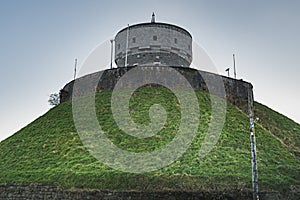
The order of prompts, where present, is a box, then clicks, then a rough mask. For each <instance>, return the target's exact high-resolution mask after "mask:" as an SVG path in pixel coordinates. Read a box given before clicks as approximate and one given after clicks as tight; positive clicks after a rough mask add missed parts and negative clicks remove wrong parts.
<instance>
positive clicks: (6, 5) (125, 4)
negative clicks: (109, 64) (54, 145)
mask: <svg viewBox="0 0 300 200" xmlns="http://www.w3.org/2000/svg"><path fill="white" fill-rule="evenodd" d="M299 10H300V1H297V0H289V1H284V0H281V1H279V0H251V1H250V0H223V1H222V0H218V1H217V0H215V1H213V0H207V1H201V0H180V1H179V0H148V1H146V0H127V1H124V0H115V1H109V0H107V1H93V0H88V1H87V0H51V1H48V0H26V1H22V0H1V1H0V45H1V48H0V76H1V79H0V81H1V84H0V91H1V98H0V111H1V112H0V121H1V125H0V141H1V140H3V139H5V138H7V137H8V136H10V135H12V134H13V133H15V132H16V131H18V130H19V129H21V128H22V127H24V126H26V125H27V124H28V123H30V122H32V121H33V120H35V119H36V118H38V117H39V116H41V115H43V114H44V113H46V112H47V111H48V110H49V109H50V106H49V104H48V102H47V100H48V98H49V95H50V94H51V93H55V92H59V90H60V89H61V88H62V87H63V86H64V85H65V84H66V83H67V82H69V81H71V80H72V78H73V68H74V59H75V58H77V59H78V66H80V65H81V64H82V63H83V62H84V60H85V58H86V57H87V56H88V55H89V53H90V52H91V51H92V50H93V49H94V48H95V47H96V46H97V45H98V44H100V43H102V42H104V41H107V40H109V39H111V38H113V37H114V36H115V34H116V33H117V32H118V31H119V30H120V29H122V28H124V27H126V25H127V24H135V23H140V22H149V21H150V19H151V14H152V12H153V11H154V12H155V13H156V21H158V22H165V23H171V24H175V25H178V26H182V27H183V28H185V29H187V30H188V31H189V32H190V33H191V34H192V36H193V39H194V41H196V42H197V43H198V44H200V45H201V46H202V47H203V48H204V49H205V50H206V52H207V54H208V55H209V56H210V57H211V59H212V60H213V61H214V63H215V65H216V67H217V69H218V71H219V72H220V73H221V74H223V75H225V74H226V73H225V69H226V68H228V67H231V68H232V54H233V53H235V55H236V66H237V77H238V78H239V79H240V78H242V79H244V80H246V81H249V82H251V83H252V84H253V86H254V95H255V96H254V97H255V100H256V101H258V102H261V103H263V104H265V105H267V106H269V107H271V108H272V109H274V110H276V111H278V112H280V113H282V114H284V115H286V116H288V117H290V118H291V119H293V120H295V121H296V122H298V123H299V122H300V112H299V110H300V106H299V98H300V94H299V89H298V86H300V78H299V74H300V68H299V61H300V56H299V55H300V54H299V52H300V12H299ZM104 67H105V66H104ZM99 69H103V66H99ZM58 117H59V116H58Z"/></svg>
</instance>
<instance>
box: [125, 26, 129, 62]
mask: <svg viewBox="0 0 300 200" xmlns="http://www.w3.org/2000/svg"><path fill="white" fill-rule="evenodd" d="M128 39H129V24H128V27H127V38H126V55H125V67H127V65H128V60H127V59H128Z"/></svg>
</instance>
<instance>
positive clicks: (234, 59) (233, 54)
mask: <svg viewBox="0 0 300 200" xmlns="http://www.w3.org/2000/svg"><path fill="white" fill-rule="evenodd" d="M233 70H234V79H236V69H235V56H234V54H233Z"/></svg>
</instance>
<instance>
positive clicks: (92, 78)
mask: <svg viewBox="0 0 300 200" xmlns="http://www.w3.org/2000/svg"><path fill="white" fill-rule="evenodd" d="M138 67H139V68H140V69H141V70H144V71H145V73H141V74H140V77H139V79H141V80H144V79H146V80H147V76H149V74H151V75H154V76H157V77H159V78H161V79H166V80H164V81H165V82H167V81H172V80H167V78H166V77H164V76H163V72H164V71H166V70H168V67H161V66H147V67H146V66H144V67H142V66H138ZM133 68H134V67H120V68H114V69H107V70H104V71H99V72H96V73H92V74H89V75H86V76H83V77H80V78H78V79H76V82H77V83H80V87H76V89H77V91H76V94H77V95H86V94H89V93H92V92H96V91H97V92H100V91H104V90H106V91H107V90H113V89H114V87H115V85H116V83H117V82H118V81H119V79H120V78H121V77H122V76H123V75H125V74H126V72H128V71H129V70H131V69H133ZM172 68H173V69H175V70H177V71H178V72H179V73H180V74H182V75H183V76H184V77H185V78H186V79H187V80H188V81H189V83H190V84H191V86H192V87H193V88H194V89H195V90H202V91H209V92H210V93H212V94H214V95H217V96H220V97H222V98H226V99H227V100H228V101H229V102H231V103H233V104H235V105H237V106H240V107H241V108H245V106H241V104H243V103H245V102H247V100H248V92H249V91H250V93H251V95H253V94H252V88H253V86H252V84H251V83H248V82H245V81H243V80H236V79H233V78H228V77H225V76H220V75H218V74H213V73H209V72H205V71H199V70H196V69H192V68H183V67H172ZM205 80H206V81H207V80H209V85H210V87H208V86H207V84H208V83H206V82H205ZM220 82H221V83H223V84H224V85H223V87H224V88H225V94H223V93H221V92H220V90H221V89H222V87H221V85H220V84H219V83H220ZM135 84H138V83H137V82H136V83H135V82H131V83H130V84H127V85H125V86H126V87H133V86H134V85H135ZM172 84H173V85H174V88H180V87H181V83H180V82H174V83H172ZM78 85H79V84H78ZM73 86H74V81H71V82H69V83H68V84H66V85H65V86H64V88H63V89H62V90H61V91H60V99H61V103H62V102H65V101H67V100H69V99H71V98H72V94H73ZM209 88H210V90H209Z"/></svg>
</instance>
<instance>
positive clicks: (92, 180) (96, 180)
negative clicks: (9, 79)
mask: <svg viewBox="0 0 300 200" xmlns="http://www.w3.org/2000/svg"><path fill="white" fill-rule="evenodd" d="M111 94H112V93H111V92H101V93H98V94H97V95H96V101H95V102H96V111H97V116H98V120H99V123H100V124H101V126H102V127H103V130H104V131H105V133H106V135H107V137H108V138H109V139H110V140H111V141H112V142H113V143H114V144H115V145H118V146H119V147H120V148H123V149H126V150H128V151H134V152H143V151H153V150H155V149H159V148H162V147H163V146H164V145H166V144H167V143H168V142H170V141H171V140H172V139H173V137H174V136H175V134H176V130H178V122H179V119H180V107H179V105H178V101H177V100H176V98H175V96H174V95H172V94H171V92H170V91H169V90H168V89H166V88H142V89H139V90H138V91H136V92H135V93H134V95H133V96H132V98H131V101H130V105H129V107H130V114H131V116H132V118H133V120H134V121H135V122H136V123H140V124H147V123H149V122H150V121H149V120H150V118H149V108H150V106H151V105H153V104H156V103H160V104H161V105H163V106H164V108H165V109H166V111H167V113H168V119H167V121H166V125H165V126H164V128H163V130H162V131H161V132H160V133H159V134H157V135H155V136H153V137H151V138H147V139H137V138H134V137H132V136H129V135H127V134H125V133H123V132H122V131H121V130H120V129H119V128H118V126H117V125H116V123H115V121H114V120H113V117H112V114H111V110H110V105H111V104H110V98H111ZM196 94H197V97H198V99H199V107H200V110H201V115H200V118H199V119H200V124H199V129H198V133H197V135H196V136H195V138H194V140H193V142H192V144H191V146H190V147H189V149H188V150H187V151H186V152H185V153H184V155H183V156H182V157H180V158H179V159H178V160H176V161H175V162H174V163H172V164H171V165H169V166H167V167H165V168H163V169H160V170H157V171H154V172H150V173H143V174H131V173H125V172H121V171H117V170H114V169H112V168H110V167H108V166H105V165H104V164H101V163H99V162H98V161H97V160H96V159H95V158H94V157H92V156H91V155H90V154H89V152H88V151H87V150H86V148H85V147H84V146H83V145H82V143H81V140H80V138H79V136H78V134H77V132H76V129H75V126H74V122H73V116H72V104H71V103H72V102H70V101H69V102H65V103H62V104H60V105H58V106H56V107H54V108H52V109H51V110H50V111H49V112H47V113H46V114H45V115H43V116H41V117H39V118H38V119H36V120H35V121H34V122H32V123H31V124H29V125H28V126H26V127H25V128H23V129H22V130H20V131H18V132H17V133H15V134H14V135H13V136H11V137H10V138H8V139H6V140H4V141H2V142H1V143H0V182H2V183H4V182H18V183H20V182H22V183H23V182H46V183H56V184H58V185H61V186H63V187H66V188H71V187H78V188H100V189H105V190H107V189H109V190H150V191H151V190H185V191H196V190H208V191H209V190H216V189H219V190H223V189H226V190H227V189H238V190H247V189H251V187H252V185H251V181H252V178H251V160H250V142H249V132H248V131H249V130H248V127H249V120H248V116H247V115H246V114H245V113H243V112H242V111H240V110H239V109H237V108H236V107H235V106H233V105H231V104H228V106H227V114H226V123H225V125H224V128H223V130H222V133H221V136H220V139H219V140H218V143H217V144H216V145H215V147H214V148H213V150H212V151H211V152H210V153H209V154H208V155H207V156H206V157H205V158H203V159H199V157H198V151H199V149H200V147H201V144H202V142H203V139H204V136H205V132H206V130H207V128H208V123H209V120H210V118H211V114H210V112H211V109H210V106H209V105H210V98H209V95H208V94H207V93H205V92H200V91H197V92H196ZM255 112H256V116H257V117H259V118H260V120H259V121H258V124H257V125H256V139H257V153H258V169H259V181H260V182H259V186H260V189H261V190H268V191H269V190H277V191H288V190H290V187H291V186H293V185H300V173H299V172H300V160H299V157H297V155H299V154H298V153H299V138H300V125H299V124H297V123H295V122H293V121H291V120H289V119H288V118H286V117H284V116H282V115H280V114H278V113H276V112H275V111H273V110H271V109H269V108H267V107H265V106H263V105H261V104H259V103H255Z"/></svg>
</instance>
